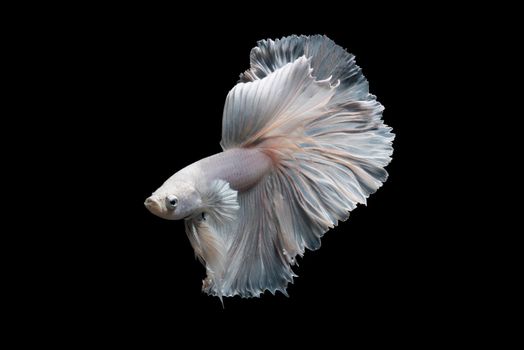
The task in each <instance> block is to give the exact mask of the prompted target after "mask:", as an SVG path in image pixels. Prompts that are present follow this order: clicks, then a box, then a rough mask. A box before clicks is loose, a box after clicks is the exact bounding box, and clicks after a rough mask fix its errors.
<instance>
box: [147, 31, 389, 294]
mask: <svg viewBox="0 0 524 350" xmlns="http://www.w3.org/2000/svg"><path fill="white" fill-rule="evenodd" d="M383 110H384V108H383V107H382V105H381V104H380V103H379V102H378V101H377V100H376V97H375V96H374V95H372V94H370V93H369V89H368V82H367V80H366V79H365V78H364V76H363V74H362V72H361V70H360V68H359V67H358V66H357V65H356V64H355V58H354V56H353V55H351V54H349V53H348V52H346V50H344V49H343V48H341V47H340V46H338V45H336V44H335V43H334V42H333V41H332V40H330V39H329V38H327V37H325V36H320V35H315V36H300V37H299V36H290V37H285V38H282V39H277V40H275V41H273V40H262V41H260V42H259V43H258V46H257V47H255V48H254V49H253V50H252V51H251V67H250V69H248V70H247V71H246V72H244V73H243V74H241V76H240V81H239V83H238V84H237V85H236V86H235V87H234V88H233V89H232V90H231V91H230V92H229V94H228V96H227V98H226V103H225V106H224V114H223V119H222V141H221V146H222V148H223V150H224V151H223V152H221V153H218V154H215V155H212V156H210V157H207V158H204V159H202V160H199V161H197V162H195V163H193V164H191V165H189V166H187V167H185V168H184V169H182V170H180V171H178V172H177V173H175V174H174V175H173V176H171V177H170V178H169V179H167V180H166V181H165V182H164V184H163V185H162V186H160V187H159V188H158V189H157V190H156V191H155V192H154V193H153V194H152V195H151V196H150V197H149V198H147V199H146V201H145V205H146V207H147V208H148V209H149V210H150V211H151V212H152V213H153V214H155V215H157V216H159V217H161V218H164V219H168V220H180V219H183V220H184V222H185V230H186V233H187V235H188V238H189V240H190V242H191V245H192V247H193V249H194V251H195V255H196V256H197V258H199V259H200V261H201V262H202V263H203V264H204V266H205V267H206V271H207V276H206V278H205V279H204V281H203V290H204V291H205V292H206V293H208V294H211V295H216V296H218V297H220V298H221V299H222V297H224V296H234V295H240V296H242V297H256V296H259V295H260V294H261V293H263V292H264V291H265V290H269V291H270V292H272V293H275V292H276V291H280V292H282V293H284V294H285V295H287V292H286V287H287V285H288V283H289V282H292V281H293V277H295V276H296V275H295V274H294V273H293V270H292V268H291V267H292V266H293V265H294V264H295V259H296V257H297V256H302V255H303V254H304V252H305V249H306V248H307V249H310V250H315V249H318V248H319V247H320V238H321V237H322V235H323V234H324V233H325V232H326V231H328V230H329V229H330V228H332V227H334V226H335V225H337V224H338V222H340V221H345V220H346V219H347V218H348V216H349V212H350V211H351V210H353V209H354V208H355V207H356V205H357V204H358V203H362V204H365V203H366V198H367V197H368V196H369V195H370V194H371V193H373V192H375V191H376V190H377V189H378V188H379V187H380V186H381V185H382V183H383V182H384V181H386V179H387V176H388V173H387V171H386V170H385V169H384V168H385V166H386V165H387V164H389V162H390V161H391V154H392V152H393V147H392V142H393V139H394V134H393V133H392V132H391V131H392V129H391V128H390V127H388V126H387V125H385V124H384V122H383V121H382V111H383Z"/></svg>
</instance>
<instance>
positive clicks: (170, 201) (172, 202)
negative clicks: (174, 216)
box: [166, 194, 178, 210]
mask: <svg viewBox="0 0 524 350" xmlns="http://www.w3.org/2000/svg"><path fill="white" fill-rule="evenodd" d="M177 204H178V198H177V197H176V196H173V195H172V194H170V195H169V196H167V197H166V206H167V208H168V209H172V210H173V209H175V208H176V206H177Z"/></svg>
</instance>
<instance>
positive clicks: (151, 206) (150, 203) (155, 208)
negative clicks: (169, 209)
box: [144, 197, 162, 215]
mask: <svg viewBox="0 0 524 350" xmlns="http://www.w3.org/2000/svg"><path fill="white" fill-rule="evenodd" d="M144 205H145V206H146V208H147V210H149V211H150V212H151V213H153V214H155V215H158V214H160V213H161V212H162V208H161V206H160V204H159V203H158V201H156V200H155V199H154V198H152V197H149V198H146V201H145V202H144Z"/></svg>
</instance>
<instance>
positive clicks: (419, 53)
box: [49, 16, 453, 331]
mask: <svg viewBox="0 0 524 350" xmlns="http://www.w3.org/2000/svg"><path fill="white" fill-rule="evenodd" d="M124 17H125V16H124ZM113 19H114V18H113ZM424 20H425V19H424V18H419V19H416V20H415V21H414V22H409V23H407V24H406V23H404V25H399V24H398V23H397V24H395V23H388V24H385V23H384V24H381V25H379V24H378V23H374V22H373V20H372V18H369V17H366V16H362V17H361V18H355V19H352V20H348V21H347V22H346V21H338V22H337V21H335V22H336V23H331V22H330V23H329V24H326V23H322V22H318V23H316V24H315V23H312V22H311V21H305V22H304V23H301V24H297V23H291V22H288V23H285V24H284V25H282V24H280V25H269V24H268V25H264V24H262V23H258V22H257V23H248V22H245V23H243V24H242V25H240V24H239V23H237V24H228V25H226V24H223V25H222V24H220V25H213V26H209V27H207V28H206V29H202V30H198V31H196V30H191V28H188V27H187V25H186V24H180V23H173V21H168V22H162V21H157V20H156V19H155V18H147V19H145V18H140V17H138V18H135V17H133V18H118V20H109V21H101V22H98V21H93V22H88V23H86V26H82V28H81V29H78V28H77V30H75V31H74V33H72V34H71V33H69V34H67V30H66V29H67V28H65V29H64V28H57V33H59V36H60V40H58V43H59V44H60V43H63V42H65V43H67V49H66V50H65V52H66V54H65V55H64V56H62V57H61V58H60V62H59V64H63V66H64V67H67V69H66V71H67V70H68V69H69V70H70V75H69V76H67V77H66V78H65V80H64V81H65V90H67V89H68V87H71V90H72V91H68V92H67V93H66V96H67V99H68V102H67V106H70V112H71V113H74V115H75V118H74V120H72V121H70V130H71V131H70V132H69V133H68V134H67V135H63V136H65V137H66V138H71V139H72V140H74V142H75V143H80V144H81V147H80V148H79V149H78V150H77V151H76V152H77V157H72V158H71V164H70V166H71V169H74V170H75V172H74V174H81V176H80V175H79V176H78V177H75V176H73V177H72V179H71V177H70V178H69V180H70V181H72V182H73V185H74V191H79V192H81V193H82V196H83V198H85V199H86V203H85V208H82V210H78V209H77V207H74V209H73V210H74V211H75V216H74V219H73V220H72V221H73V222H74V224H73V226H68V228H69V229H70V230H71V232H70V233H69V234H68V236H67V238H64V237H63V236H59V238H58V236H57V242H58V241H60V246H61V247H67V249H66V250H65V251H64V250H62V252H61V254H65V256H66V257H65V259H64V258H63V255H61V257H60V258H59V259H58V258H57V266H60V267H59V268H58V270H57V271H56V272H55V273H54V275H55V277H56V279H58V280H59V281H60V283H61V285H62V284H63V285H64V288H59V291H58V292H57V293H56V295H55V297H56V298H57V300H58V303H60V304H65V305H67V307H66V309H67V313H68V314H69V315H71V317H75V318H76V317H78V316H79V315H80V316H83V315H85V316H86V317H88V316H89V317H94V319H95V322H99V323H101V324H108V325H116V324H118V325H122V324H124V325H128V326H129V327H139V326H142V325H146V324H148V323H152V324H155V325H162V326H165V327H168V328H169V327H174V324H175V323H178V322H183V323H188V324H189V325H191V323H190V322H193V320H197V321H202V320H209V317H218V318H219V319H222V318H227V319H229V320H235V322H237V323H240V324H242V323H244V322H256V323H257V324H258V323H261V324H262V323H263V324H273V323H274V322H276V323H277V324H284V323H286V324H287V323H299V324H304V325H307V324H309V322H308V321H307V320H308V319H309V320H311V319H312V318H313V320H314V321H313V320H312V321H311V322H313V323H315V324H316V325H317V326H318V324H325V323H326V322H327V323H329V322H333V321H332V320H333V316H336V317H337V318H338V317H341V318H342V319H344V325H346V326H347V325H349V324H351V325H355V326H357V325H359V326H358V327H362V328H367V325H376V324H377V323H387V324H390V325H393V324H395V325H396V327H400V328H405V329H418V330H419V331H420V330H422V329H424V327H425V326H424V321H423V320H428V319H429V318H432V316H433V315H435V314H437V313H441V312H442V310H444V309H445V308H446V305H448V302H449V300H450V298H453V297H452V296H450V295H451V294H453V291H452V290H450V289H449V285H448V284H442V283H440V281H441V280H442V278H444V276H443V275H444V274H446V270H447V269H448V268H449V259H450V257H449V254H451V253H450V252H449V250H448V251H447V252H444V253H442V252H440V247H442V245H443V244H447V242H446V243H442V237H443V236H444V237H446V232H439V231H438V230H437V228H436V227H437V225H439V224H440V220H439V219H438V217H437V216H436V215H438V212H437V211H435V210H434V209H435V207H436V204H435V203H434V201H435V198H436V196H435V194H436V193H434V191H435V190H434V186H433V184H434V178H435V177H436V175H435V172H438V169H435V168H433V167H431V166H429V165H428V164H427V162H426V159H427V158H429V156H428V153H431V152H432V150H431V149H430V146H429V144H431V143H432V142H431V139H432V138H433V137H434V136H433V133H432V131H431V128H430V127H429V123H428V122H427V121H428V120H431V119H433V118H437V117H438V114H439V111H438V110H436V103H435V98H437V99H438V96H439V95H438V94H437V93H436V92H437V91H438V90H439V89H440V87H441V86H442V85H443V84H445V81H444V80H443V78H444V77H445V73H446V72H445V68H444V67H443V66H442V64H441V62H442V60H441V58H438V59H436V55H437V56H438V52H441V50H443V49H445V48H446V45H447V41H446V39H445V38H443V37H441V36H440V35H439V34H438V33H437V34H435V33H433V32H423V33H416V34H414V30H415V29H416V28H420V27H419V25H420V24H421V23H423V22H424ZM199 25H202V26H203V24H199ZM290 34H306V35H307V34H326V35H327V36H328V37H330V38H331V39H333V40H334V41H335V42H336V43H337V44H339V45H341V46H343V47H345V48H347V49H348V51H349V52H351V53H353V54H355V55H356V59H357V64H358V65H359V66H360V67H361V68H362V69H363V72H364V74H365V76H366V77H367V79H368V81H369V83H370V91H371V92H372V93H373V94H375V95H376V96H377V98H378V100H379V101H380V102H381V103H382V104H383V105H384V106H385V108H386V109H385V112H384V120H385V122H386V123H387V124H388V125H390V126H392V127H393V130H394V133H395V134H396V139H395V141H394V154H393V161H392V163H391V164H390V165H389V166H388V167H387V170H388V172H389V173H390V177H389V179H388V181H387V182H386V183H385V184H384V186H383V187H382V188H380V189H379V190H378V192H377V193H375V194H374V195H372V196H371V197H370V198H369V200H368V205H367V206H359V207H358V208H357V209H355V210H354V211H353V212H352V213H351V215H350V218H349V220H348V221H347V222H345V223H340V224H339V226H338V227H337V228H335V229H334V230H331V231H329V232H327V233H326V235H325V236H324V238H323V239H322V247H321V249H320V250H318V251H315V252H311V251H307V252H306V254H305V256H304V258H302V259H299V260H298V264H299V266H298V267H296V268H295V272H296V274H297V275H298V276H299V277H298V278H295V282H294V283H293V284H291V285H289V288H288V293H289V295H290V297H289V298H287V297H285V296H283V295H281V294H277V295H275V296H273V295H271V294H269V293H268V292H266V293H265V294H264V295H263V296H262V297H261V298H255V299H241V298H239V297H234V298H226V299H225V300H224V307H222V305H221V303H220V301H219V299H218V298H215V297H209V296H207V295H205V294H203V293H202V292H201V281H202V279H203V278H204V275H205V271H204V268H203V266H201V264H200V263H199V262H198V261H197V260H196V259H195V257H194V253H193V250H192V248H191V247H190V244H189V242H188V240H187V237H186V235H185V232H184V227H183V222H173V221H165V220H162V219H159V218H157V217H155V216H153V215H151V214H150V213H149V212H148V211H147V210H146V209H145V208H144V206H143V201H144V199H145V198H146V197H148V196H149V195H150V194H151V192H152V191H154V190H155V189H156V188H157V187H158V186H160V185H161V184H162V182H163V181H165V179H167V178H168V177H169V176H171V175H172V174H173V173H175V172H176V171H177V170H179V169H181V168H182V167H184V166H186V165H188V164H190V163H192V162H195V161H197V160H199V159H201V158H203V157H206V156H209V155H211V154H214V153H217V152H220V151H221V149H220V146H219V141H220V138H221V117H222V108H223V104H224V101H225V97H226V95H227V93H228V91H229V90H230V89H231V88H232V87H233V86H234V85H235V83H236V82H237V80H238V75H239V74H240V73H241V72H243V71H244V70H246V69H247V68H248V67H249V51H250V49H251V48H252V47H253V46H255V45H256V42H257V40H260V39H264V38H279V37H282V36H286V35H290ZM446 107H449V104H448V105H447V106H446ZM421 153H422V154H423V155H421ZM77 159H81V161H75V160H77ZM435 192H436V191H435ZM87 199H89V204H88V203H87ZM65 220H66V219H65V218H64V222H65ZM64 262H66V263H64ZM53 281H55V280H53ZM49 288H50V289H52V290H55V289H56V286H55V285H53V284H52V283H51V285H50V287H49ZM312 315H315V316H312ZM313 326H314V325H313V324H311V327H313Z"/></svg>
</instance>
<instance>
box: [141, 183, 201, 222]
mask: <svg viewBox="0 0 524 350" xmlns="http://www.w3.org/2000/svg"><path fill="white" fill-rule="evenodd" d="M201 203H202V198H201V196H200V194H199V193H198V192H197V191H196V189H195V188H194V186H192V185H191V184H190V183H187V182H181V181H168V182H166V183H165V184H164V185H162V186H161V187H160V188H159V189H158V190H156V191H155V192H153V194H152V195H151V196H150V197H149V198H147V199H146V200H145V202H144V205H145V206H146V208H147V209H148V210H149V211H150V212H151V213H153V214H155V215H156V216H158V217H161V218H163V219H167V220H180V219H185V218H187V217H190V216H192V215H194V214H195V212H197V210H198V208H199V207H200V206H201Z"/></svg>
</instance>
